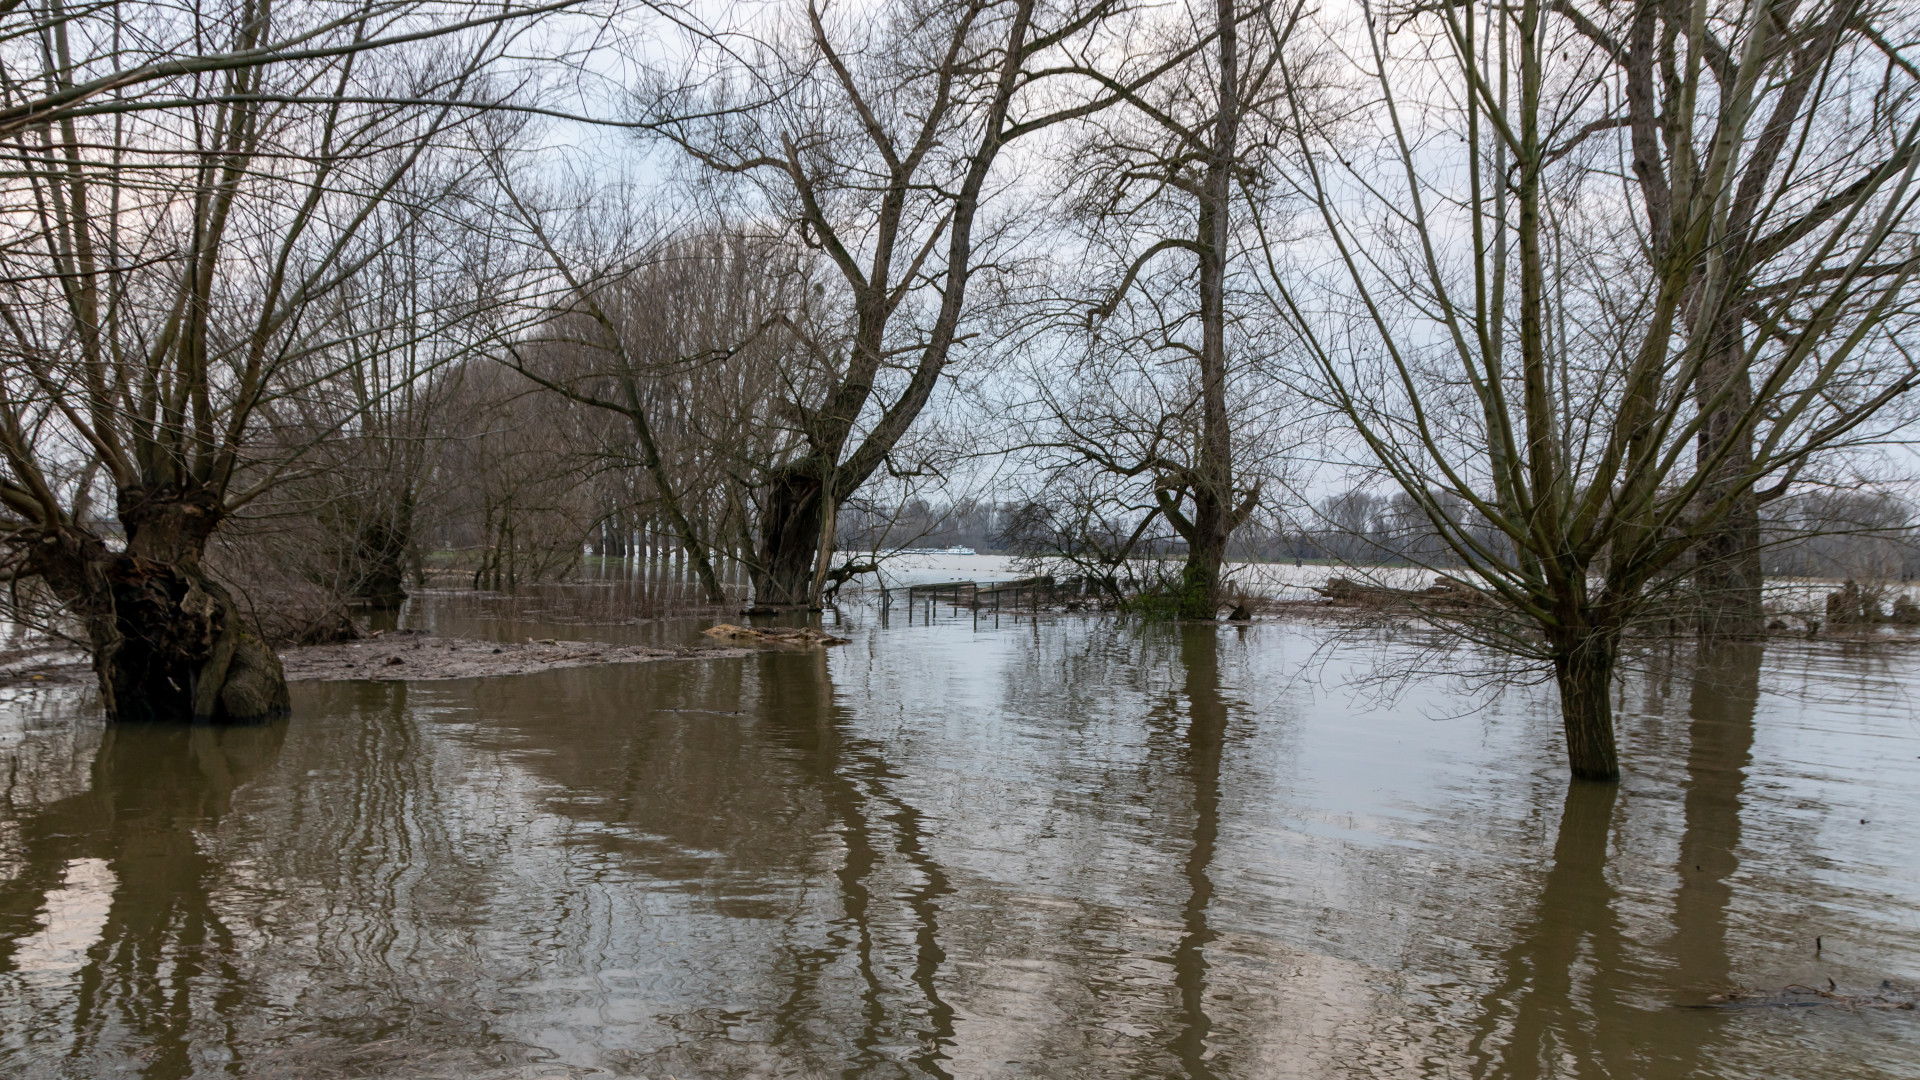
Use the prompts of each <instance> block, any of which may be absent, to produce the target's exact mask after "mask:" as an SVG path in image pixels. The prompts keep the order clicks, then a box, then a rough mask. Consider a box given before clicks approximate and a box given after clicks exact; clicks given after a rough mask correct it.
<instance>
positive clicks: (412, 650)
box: [280, 633, 755, 682]
mask: <svg viewBox="0 0 1920 1080" xmlns="http://www.w3.org/2000/svg"><path fill="white" fill-rule="evenodd" d="M754 651H755V650H752V649H738V648H722V647H717V646H711V645H681V646H677V647H666V648H662V647H658V646H649V645H609V644H607V643H606V642H601V641H555V640H553V639H551V638H548V639H543V640H540V641H520V642H514V641H475V640H472V639H470V638H448V637H434V636H432V635H429V634H409V633H386V634H381V635H380V636H379V637H374V638H363V639H361V640H359V641H347V642H342V643H340V644H338V645H308V646H305V647H303V648H298V649H288V650H286V651H285V652H283V653H281V654H280V659H281V662H282V663H284V664H285V665H286V668H287V678H288V679H289V680H301V679H314V680H323V681H330V682H337V681H342V680H347V679H377V680H381V681H384V682H402V681H404V682H425V681H432V680H437V679H474V678H481V677H485V676H493V675H528V674H531V673H533V672H536V671H551V670H554V669H555V668H571V667H586V666H588V665H591V664H635V663H648V662H651V661H656V660H718V659H722V658H725V657H733V656H746V655H748V654H749V653H751V652H754Z"/></svg>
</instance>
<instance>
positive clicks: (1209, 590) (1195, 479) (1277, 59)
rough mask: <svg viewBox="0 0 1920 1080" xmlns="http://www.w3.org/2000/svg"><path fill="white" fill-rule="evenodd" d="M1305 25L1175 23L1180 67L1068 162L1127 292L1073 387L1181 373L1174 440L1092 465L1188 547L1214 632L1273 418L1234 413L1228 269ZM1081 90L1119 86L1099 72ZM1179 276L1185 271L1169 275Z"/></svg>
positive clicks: (1222, 8) (1098, 242) (1098, 130)
mask: <svg viewBox="0 0 1920 1080" xmlns="http://www.w3.org/2000/svg"><path fill="white" fill-rule="evenodd" d="M1300 14H1301V8H1300V7H1299V6H1298V5H1286V6H1278V5H1274V4H1271V3H1266V2H1255V3H1245V2H1242V0H1213V2H1211V3H1207V4H1195V5H1191V6H1181V7H1175V8H1172V9H1169V10H1168V11H1167V12H1166V14H1165V15H1164V16H1163V21H1162V22H1161V24H1160V26H1161V29H1162V32H1163V34H1164V35H1165V41H1164V43H1163V44H1162V46H1161V48H1162V49H1163V50H1164V52H1165V53H1166V55H1167V56H1168V57H1169V58H1170V59H1172V60H1174V61H1176V63H1175V64H1174V65H1173V66H1172V67H1171V68H1170V70H1168V71H1167V72H1165V73H1164V74H1162V75H1161V76H1160V77H1159V78H1157V79H1155V80H1154V81H1153V82H1151V83H1149V84H1147V85H1144V86H1141V87H1139V88H1138V89H1133V90H1130V91H1129V92H1127V93H1126V94H1125V99H1126V100H1125V105H1124V106H1123V107H1122V108H1121V109H1118V110H1115V111H1114V112H1112V113H1108V114H1103V115H1102V116H1100V117H1098V118H1097V119H1096V121H1095V122H1093V123H1090V124H1088V125H1087V127H1088V128H1089V129H1090V131H1089V134H1088V136H1087V138H1086V139H1085V140H1084V142H1083V143H1082V144H1080V145H1077V146H1075V147H1074V150H1075V165H1074V169H1073V172H1074V174H1075V180H1076V184H1075V186H1076V187H1077V188H1078V191H1077V192H1076V197H1075V198H1074V204H1075V207H1076V209H1077V210H1078V212H1079V216H1081V217H1082V218H1084V219H1087V220H1089V221H1090V222H1091V224H1092V225H1093V231H1094V235H1093V237H1092V239H1093V243H1094V246H1095V249H1096V250H1100V249H1103V248H1104V249H1109V250H1113V249H1117V251H1116V253H1117V254H1119V255H1120V256H1121V262H1120V265H1119V266H1116V267H1115V268H1114V269H1115V271H1116V274H1117V281H1115V280H1113V279H1109V280H1108V281H1107V282H1106V287H1107V295H1106V296H1104V297H1103V298H1102V300H1101V301H1100V302H1099V303H1098V304H1096V305H1094V307H1093V311H1092V314H1091V318H1090V319H1089V323H1090V326H1091V327H1092V328H1097V329H1096V332H1095V334H1094V339H1093V341H1092V342H1091V343H1090V344H1089V351H1090V352H1091V353H1092V354H1093V356H1091V357H1090V358H1089V359H1090V361H1091V363H1092V367H1093V370H1092V371H1088V370H1086V368H1085V366H1083V368H1082V370H1080V371H1077V372H1076V373H1075V374H1076V376H1079V377H1080V378H1082V379H1084V378H1085V377H1086V376H1088V375H1096V376H1097V375H1098V373H1099V369H1100V368H1101V367H1105V366H1108V365H1110V364H1112V363H1113V362H1114V360H1115V359H1116V358H1115V357H1114V356H1113V354H1115V353H1121V354H1125V353H1133V352H1138V353H1139V354H1140V356H1139V358H1138V361H1137V363H1135V364H1132V365H1128V368H1129V374H1130V380H1129V381H1132V382H1136V383H1144V384H1149V385H1151V384H1156V383H1160V384H1164V383H1166V382H1167V378H1168V372H1169V370H1171V372H1174V373H1177V376H1176V378H1177V381H1176V382H1174V383H1173V384H1172V385H1170V386H1163V387H1162V388H1161V389H1160V390H1159V391H1158V392H1157V393H1156V394H1155V395H1154V396H1156V397H1159V398H1163V399H1165V400H1164V401H1163V403H1162V406H1161V407H1162V408H1163V409H1164V410H1165V411H1166V414H1167V415H1166V418H1165V419H1163V420H1150V421H1148V423H1147V427H1148V428H1149V429H1156V430H1158V431H1160V432H1161V433H1162V434H1163V435H1166V436H1169V438H1164V439H1159V440H1155V441H1154V443H1153V445H1151V446H1150V447H1143V448H1142V449H1143V450H1145V451H1146V452H1145V453H1144V455H1141V456H1137V457H1134V458H1133V459H1131V460H1127V461H1121V460H1116V459H1114V457H1113V454H1112V453H1111V450H1110V448H1111V447H1112V443H1110V442H1107V441H1105V440H1101V439H1099V438H1098V436H1096V437H1095V439H1094V441H1093V442H1090V443H1087V444H1086V445H1085V447H1084V449H1085V450H1086V451H1087V455H1086V456H1087V463H1088V464H1093V465H1096V466H1098V467H1103V468H1108V469H1114V468H1118V469H1119V470H1121V471H1122V472H1123V473H1125V474H1128V475H1134V476H1140V477H1144V478H1146V479H1148V480H1150V481H1151V484H1152V492H1153V496H1154V499H1155V502H1156V504H1157V508H1158V512H1159V514H1160V516H1161V517H1163V518H1164V519H1165V520H1166V522H1167V523H1168V524H1169V525H1170V526H1171V527H1172V528H1173V529H1174V531H1175V532H1177V533H1178V534H1179V537H1180V539H1181V541H1182V542H1183V543H1184V545H1185V547H1186V553H1187V554H1186V565H1185V569H1184V571H1183V573H1182V575H1181V580H1180V582H1179V584H1178V586H1177V587H1176V590H1175V591H1176V594H1177V595H1176V601H1177V611H1178V614H1179V615H1180V616H1181V617H1183V618H1191V619H1211V618H1213V617H1214V615H1215V613H1216V612H1217V611H1218V609H1219V606H1220V590H1221V581H1220V568H1221V564H1222V562H1223V561H1224V560H1225V558H1226V551H1227V544H1228V541H1229V539H1230V538H1231V536H1232V534H1233V531H1234V529H1236V528H1237V527H1238V526H1239V525H1240V524H1241V523H1242V522H1244V521H1245V520H1246V519H1247V516H1248V515H1249V514H1251V513H1252V512H1253V510H1254V508H1255V507H1256V506H1257V505H1258V502H1259V493H1260V486H1261V485H1260V482H1259V479H1258V471H1257V469H1255V470H1248V472H1249V474H1250V475H1242V474H1241V473H1238V472H1236V468H1235V450H1236V443H1239V442H1243V441H1245V440H1246V438H1247V437H1248V433H1247V432H1246V431H1245V430H1244V429H1246V428H1250V427H1253V426H1256V425H1259V424H1261V423H1262V422H1263V421H1264V420H1265V419H1267V418H1266V417H1261V416H1257V415H1249V406H1250V404H1251V403H1249V402H1247V401H1246V400H1245V399H1246V397H1247V395H1246V394H1245V393H1242V394H1240V395H1238V396H1239V397H1240V398H1241V399H1242V401H1240V402H1237V404H1241V405H1242V408H1241V409H1238V410H1236V409H1234V408H1233V405H1234V404H1236V402H1234V401H1233V398H1234V397H1235V396H1236V395H1235V394H1234V391H1233V383H1234V382H1235V381H1236V380H1238V379H1245V378H1246V376H1247V374H1248V373H1247V371H1246V369H1247V368H1249V367H1250V366H1251V365H1249V364H1248V363H1247V361H1246V359H1245V358H1244V357H1240V358H1236V357H1233V356H1230V355H1229V354H1230V345H1229V338H1230V335H1232V333H1233V331H1234V330H1235V324H1236V323H1237V321H1238V320H1237V319H1236V318H1235V317H1234V313H1233V312H1232V310H1231V307H1232V304H1231V298H1230V295H1229V294H1230V292H1231V290H1232V285H1231V276H1230V268H1231V266H1232V265H1233V264H1234V263H1235V262H1236V261H1237V260H1238V259H1239V257H1240V256H1242V255H1243V254H1244V251H1245V248H1246V246H1247V245H1246V240H1245V229H1244V228H1242V227H1240V226H1239V225H1238V224H1237V220H1236V219H1237V218H1239V216H1240V214H1239V210H1238V204H1239V203H1241V202H1242V201H1244V200H1245V199H1248V198H1258V197H1260V196H1261V194H1262V193H1263V192H1264V190H1265V186H1264V185H1262V184H1260V183H1259V182H1258V178H1257V167H1258V157H1259V154H1258V153H1249V150H1248V148H1249V146H1250V145H1251V146H1254V147H1258V146H1260V145H1262V144H1265V143H1268V142H1271V140H1272V139H1273V137H1274V133H1273V132H1272V131H1271V130H1269V129H1270V125H1271V124H1272V123H1273V122H1274V121H1276V120H1282V119H1284V118H1285V111H1284V110H1281V109H1279V108H1277V106H1278V104H1279V102H1280V100H1281V97H1282V96H1283V95H1285V94H1286V93H1288V92H1290V91H1291V92H1299V87H1298V86H1297V85H1295V86H1289V85H1287V82H1286V80H1285V79H1284V78H1282V77H1281V74H1280V64H1281V62H1282V59H1283V57H1286V56H1287V53H1288V51H1289V49H1290V47H1291V42H1292V38H1293V34H1294V30H1295V28H1296V27H1297V25H1298V23H1299V19H1300ZM1294 59H1295V61H1296V63H1295V70H1296V72H1297V71H1298V70H1299V67H1300V65H1299V64H1298V59H1299V58H1298V57H1295V58H1294ZM1087 74H1088V75H1089V77H1092V78H1096V79H1102V80H1106V81H1108V82H1109V84H1110V85H1111V84H1112V83H1111V80H1110V78H1109V77H1108V76H1106V75H1105V74H1104V73H1102V72H1098V71H1096V70H1093V69H1089V70H1088V72H1087ZM1186 257H1191V258H1192V260H1193V263H1192V269H1191V271H1189V270H1187V269H1186V267H1187V265H1188V264H1186V263H1185V262H1184V259H1185V258H1186ZM1170 261H1171V262H1174V263H1176V264H1178V265H1179V266H1180V267H1181V269H1180V270H1177V271H1172V272H1168V271H1167V270H1165V269H1164V268H1163V264H1165V263H1168V262H1170ZM1240 336H1241V338H1243V339H1244V338H1245V337H1246V335H1245V334H1241V335H1240ZM1196 339H1197V340H1196ZM1238 344H1240V345H1241V347H1242V348H1244V347H1245V343H1244V341H1242V342H1240V343H1238ZM1092 381H1094V382H1096V384H1097V382H1098V381H1099V380H1097V379H1095V380H1092ZM1114 390H1115V391H1117V392H1115V393H1114V394H1113V396H1116V397H1122V396H1128V395H1127V394H1126V392H1125V391H1124V390H1119V388H1114ZM1089 391H1091V393H1093V394H1099V393H1100V391H1098V390H1094V389H1092V388H1091V387H1086V388H1079V389H1077V394H1078V396H1079V397H1080V398H1081V399H1083V400H1082V402H1081V404H1082V405H1084V404H1086V402H1085V401H1084V399H1085V398H1086V397H1087V396H1088V394H1089ZM1043 396H1045V397H1047V398H1049V399H1055V398H1056V397H1057V396H1056V395H1053V394H1046V395H1043ZM1134 396H1137V395H1134ZM1057 403H1058V402H1057V400H1056V404H1057ZM1095 411H1096V412H1097V411H1098V410H1097V409H1096V410H1095ZM1056 419H1057V420H1058V421H1060V422H1061V426H1063V427H1064V428H1066V429H1067V430H1068V431H1069V432H1071V431H1073V430H1075V429H1082V428H1089V427H1091V428H1099V427H1103V426H1106V425H1103V424H1100V423H1099V422H1098V421H1097V420H1094V419H1093V418H1092V417H1091V416H1078V417H1069V416H1058V417H1057V418H1056Z"/></svg>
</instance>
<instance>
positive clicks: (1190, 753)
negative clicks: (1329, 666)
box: [1172, 626, 1227, 1078]
mask: <svg viewBox="0 0 1920 1080" xmlns="http://www.w3.org/2000/svg"><path fill="white" fill-rule="evenodd" d="M1180 663H1181V667H1182V668H1184V669H1185V680H1184V682H1183V684H1182V690H1183V694H1184V696H1185V698H1186V705H1187V742H1186V747H1185V754H1184V757H1185V765H1186V770H1187V775H1188V778H1189V779H1190V781H1191V782H1192V784H1193V847H1192V849H1191V851H1190V852H1189V853H1188V855H1187V861H1186V878H1187V888H1188V893H1187V902H1186V906H1185V908H1184V910H1183V912H1182V915H1183V926H1184V931H1183V933H1182V934H1181V935H1180V942H1179V944H1178V945H1177V946H1176V947H1175V948H1174V952H1173V981H1174V985H1175V987H1176V988H1177V989H1178V990H1179V993H1180V1030H1179V1032H1178V1034H1176V1035H1175V1036H1174V1039H1173V1044H1172V1050H1173V1053H1174V1056H1175V1057H1176V1058H1178V1059H1179V1061H1180V1066H1181V1068H1182V1069H1184V1070H1185V1071H1186V1074H1187V1075H1188V1076H1190V1077H1195V1078H1211V1077H1212V1076H1213V1070H1212V1068H1211V1067H1210V1066H1209V1065H1208V1063H1207V1058H1206V1053H1207V1033H1208V1031H1209V1030H1210V1029H1211V1026H1212V1025H1211V1024H1210V1022H1209V1021H1208V1019H1207V1009H1206V992H1207V957H1206V947H1207V945H1208V943H1209V942H1211V941H1213V939H1214V937H1215V935H1214V932H1213V931H1212V929H1211V928H1209V927H1208V926H1207V905H1208V904H1209V903H1210V902H1211V901H1212V900H1213V879H1212V878H1211V877H1209V876H1208V868H1209V867H1210V866H1211V865H1212V863H1213V849H1214V843H1215V841H1217V840H1218V839H1219V835H1220V756H1221V753H1222V752H1223V751H1224V749H1225V747H1226V737H1227V704H1226V701H1225V699H1223V698H1222V697H1221V694H1220V632H1219V631H1218V630H1217V629H1215V628H1214V627H1211V626H1182V627H1181V632H1180Z"/></svg>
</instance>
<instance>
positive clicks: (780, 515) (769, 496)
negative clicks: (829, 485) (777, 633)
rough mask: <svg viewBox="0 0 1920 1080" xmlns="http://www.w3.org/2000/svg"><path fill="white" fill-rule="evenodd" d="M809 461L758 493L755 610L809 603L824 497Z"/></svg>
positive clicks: (775, 478) (822, 485)
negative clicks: (758, 519)
mask: <svg viewBox="0 0 1920 1080" xmlns="http://www.w3.org/2000/svg"><path fill="white" fill-rule="evenodd" d="M809 464H811V462H809V461H802V462H798V463H796V464H795V465H792V466H789V467H787V468H785V469H781V470H780V471H778V472H776V473H774V474H773V476H772V477H771V478H770V480H769V481H768V483H767V486H766V488H765V490H764V492H763V495H762V502H761V509H760V558H759V560H758V562H759V564H758V565H757V566H756V567H754V569H753V601H754V606H756V607H766V608H795V607H806V606H808V604H809V603H810V602H811V599H812V591H813V580H814V569H815V564H816V562H817V560H818V558H819V555H820V541H821V535H820V533H821V530H822V528H824V527H825V524H826V515H825V513H824V512H823V511H824V499H825V498H826V497H829V493H828V492H827V491H826V485H825V483H824V482H822V480H821V479H820V477H819V475H818V474H817V473H816V472H815V471H814V470H812V469H809V468H807V467H806V466H807V465H809Z"/></svg>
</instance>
